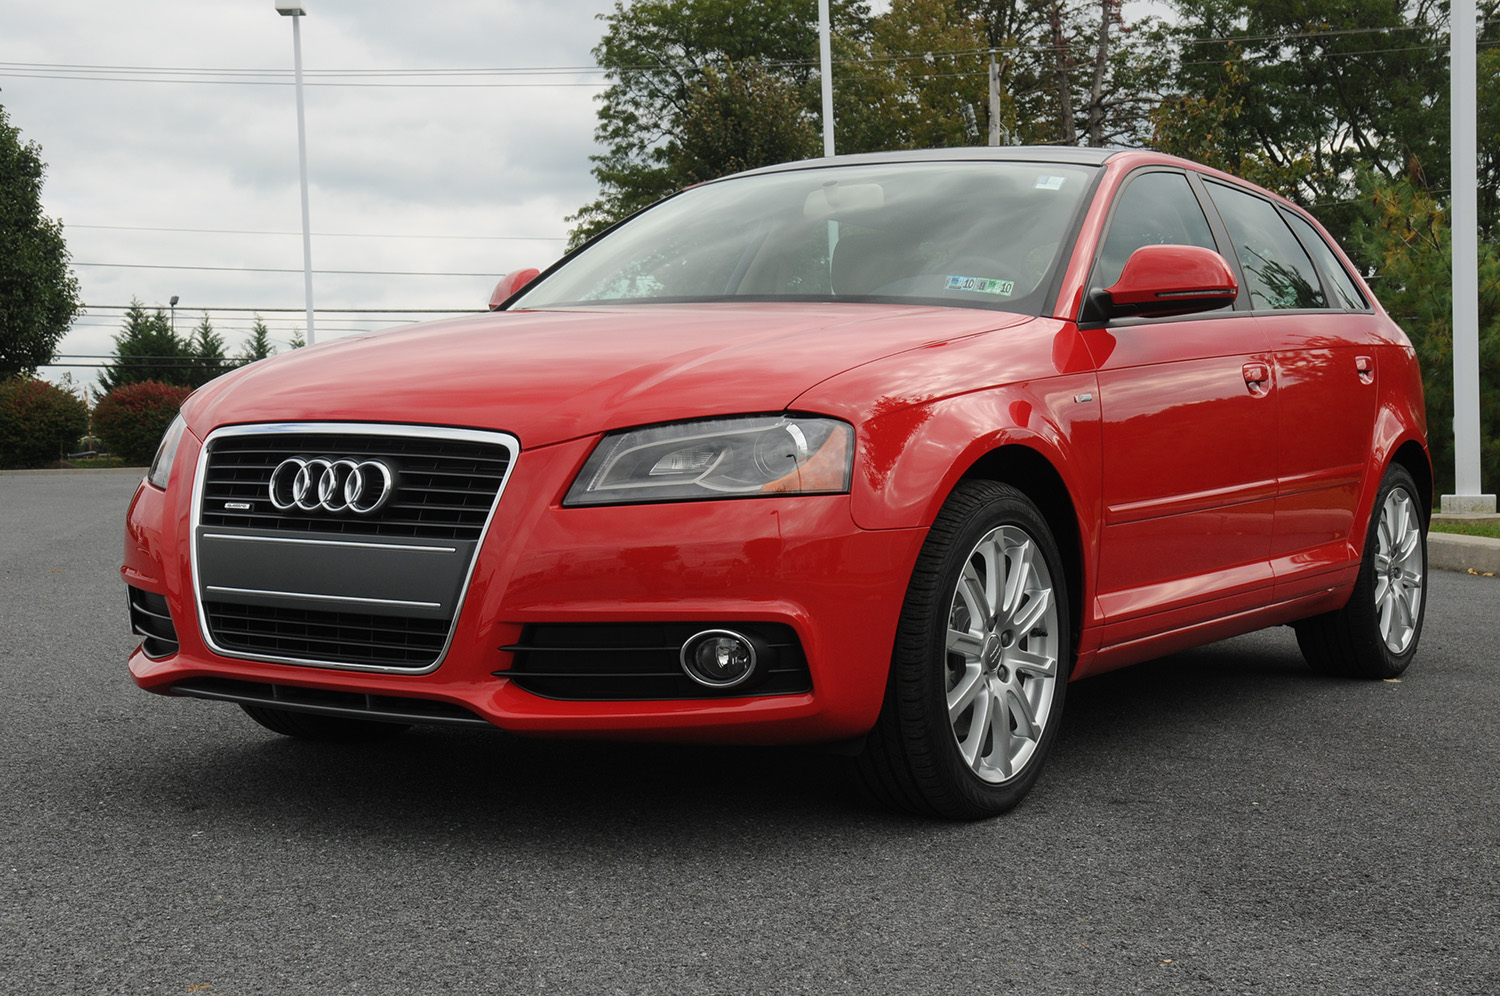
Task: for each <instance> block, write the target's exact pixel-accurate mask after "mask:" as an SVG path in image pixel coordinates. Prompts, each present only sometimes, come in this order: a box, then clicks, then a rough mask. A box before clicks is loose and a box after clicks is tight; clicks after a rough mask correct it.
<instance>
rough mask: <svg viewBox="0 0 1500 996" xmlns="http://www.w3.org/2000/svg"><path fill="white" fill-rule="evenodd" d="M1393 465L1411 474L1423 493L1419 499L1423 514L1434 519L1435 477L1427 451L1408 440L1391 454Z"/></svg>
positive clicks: (1413, 440)
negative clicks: (1398, 465)
mask: <svg viewBox="0 0 1500 996" xmlns="http://www.w3.org/2000/svg"><path fill="white" fill-rule="evenodd" d="M1390 462H1391V463H1393V464H1400V465H1401V466H1402V467H1405V468H1406V472H1407V473H1409V474H1411V477H1412V480H1413V481H1416V482H1417V490H1418V491H1419V492H1421V493H1420V494H1419V495H1418V496H1417V497H1418V498H1419V499H1420V500H1421V502H1422V514H1423V516H1424V517H1425V518H1427V519H1429V520H1430V519H1431V518H1432V511H1433V498H1434V495H1433V487H1434V484H1433V476H1432V461H1431V460H1430V459H1429V458H1428V455H1427V450H1425V449H1424V448H1423V447H1422V444H1421V443H1419V442H1417V441H1416V440H1415V439H1408V440H1407V441H1406V442H1404V443H1402V444H1401V445H1400V446H1399V447H1397V449H1396V452H1395V453H1393V454H1391V461H1390Z"/></svg>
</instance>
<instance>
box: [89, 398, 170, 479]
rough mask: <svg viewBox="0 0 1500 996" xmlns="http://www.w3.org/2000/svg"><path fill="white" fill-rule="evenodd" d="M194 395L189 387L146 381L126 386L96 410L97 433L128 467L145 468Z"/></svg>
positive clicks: (110, 450) (101, 400) (105, 399)
mask: <svg viewBox="0 0 1500 996" xmlns="http://www.w3.org/2000/svg"><path fill="white" fill-rule="evenodd" d="M191 393H192V391H191V389H189V388H186V387H177V386H175V385H172V384H163V383H161V382H160V381H154V380H146V381H141V382H140V383H139V384H124V385H122V386H120V387H117V388H115V389H114V390H113V391H110V392H109V393H108V394H106V395H105V396H104V397H102V398H100V399H99V404H98V405H96V406H95V407H94V431H95V432H97V433H98V434H99V438H101V439H103V440H104V445H105V446H107V447H109V452H110V453H111V455H113V456H117V457H119V458H120V459H122V460H124V461H125V463H126V464H127V465H130V466H141V467H144V466H145V465H146V464H148V463H150V462H151V458H152V457H154V456H156V448H157V446H159V445H160V444H161V437H162V436H163V435H164V434H165V433H166V431H167V426H169V425H171V424H172V419H173V418H174V417H175V416H176V415H177V409H179V408H181V407H182V403H183V402H184V401H185V400H187V396H188V395H189V394H191Z"/></svg>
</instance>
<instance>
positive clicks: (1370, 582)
mask: <svg viewBox="0 0 1500 996" xmlns="http://www.w3.org/2000/svg"><path fill="white" fill-rule="evenodd" d="M1396 490H1401V491H1405V492H1406V496H1407V498H1408V499H1410V501H1411V503H1412V504H1413V506H1415V507H1416V508H1417V509H1418V510H1419V514H1418V521H1419V527H1420V529H1421V533H1422V542H1421V544H1420V546H1421V551H1422V599H1421V602H1420V604H1419V605H1418V606H1417V618H1416V624H1415V631H1414V632H1413V633H1412V638H1411V643H1410V644H1408V645H1407V648H1406V650H1404V651H1403V652H1401V653H1399V654H1395V653H1392V652H1391V650H1390V648H1389V647H1387V646H1386V645H1385V639H1384V638H1383V637H1381V635H1380V612H1379V610H1378V608H1377V607H1376V605H1375V581H1376V579H1375V556H1376V554H1377V553H1378V552H1379V550H1380V515H1381V510H1382V509H1384V508H1385V503H1386V500H1387V499H1388V498H1390V496H1391V493H1392V492H1394V491H1396ZM1422 508H1423V503H1422V499H1421V498H1420V497H1419V495H1418V493H1417V483H1416V481H1414V480H1413V479H1412V476H1411V474H1410V473H1409V472H1408V471H1407V469H1406V468H1405V467H1402V466H1401V465H1400V464H1393V465H1392V466H1391V467H1390V469H1389V470H1387V471H1386V474H1385V477H1384V478H1383V479H1382V480H1381V482H1380V491H1379V492H1378V493H1377V494H1376V495H1375V506H1374V508H1372V509H1371V510H1370V527H1369V530H1368V532H1367V533H1366V535H1365V549H1364V556H1363V559H1362V560H1361V561H1360V565H1359V579H1358V580H1357V581H1356V582H1355V585H1354V594H1353V595H1351V596H1350V605H1349V607H1350V609H1351V610H1352V612H1353V618H1352V619H1351V621H1352V622H1354V624H1355V626H1356V627H1357V629H1358V631H1359V632H1360V634H1361V638H1362V639H1363V640H1365V641H1367V642H1366V645H1365V647H1364V648H1363V649H1364V652H1365V655H1366V659H1368V660H1371V661H1374V662H1376V663H1377V665H1378V666H1377V667H1376V668H1375V673H1373V674H1372V675H1371V676H1372V677H1379V678H1394V677H1396V676H1397V675H1399V674H1401V672H1403V671H1405V670H1406V667H1407V665H1408V664H1410V663H1411V661H1412V658H1413V657H1415V656H1416V653H1417V646H1418V645H1419V644H1420V643H1421V642H1422V623H1423V621H1424V620H1425V619H1426V617H1427V596H1428V588H1429V585H1428V573H1429V572H1428V567H1427V526H1426V525H1425V524H1424V523H1422V521H1421V520H1423V519H1425V516H1424V515H1422V514H1421V511H1420V510H1421V509H1422Z"/></svg>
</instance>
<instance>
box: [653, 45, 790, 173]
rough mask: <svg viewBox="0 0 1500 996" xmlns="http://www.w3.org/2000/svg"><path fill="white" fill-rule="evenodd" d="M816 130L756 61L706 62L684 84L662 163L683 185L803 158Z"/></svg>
mask: <svg viewBox="0 0 1500 996" xmlns="http://www.w3.org/2000/svg"><path fill="white" fill-rule="evenodd" d="M818 149H819V145H818V133H817V131H816V130H815V129H814V127H813V124H812V121H811V119H810V116H809V114H808V112H807V109H806V108H805V107H804V106H803V105H802V102H801V101H800V100H799V99H798V95H797V93H796V91H795V90H794V89H793V88H792V87H791V86H790V85H789V84H788V83H787V82H786V81H785V80H784V79H781V78H779V77H776V76H773V75H771V74H770V73H768V72H766V70H764V69H763V68H761V66H760V65H759V64H758V63H755V62H742V63H739V64H730V65H727V66H725V67H724V68H723V69H722V70H720V69H718V68H716V67H713V66H709V67H707V68H705V69H704V70H703V73H702V75H701V76H700V77H699V79H698V80H697V81H696V82H695V83H693V84H692V85H691V86H689V87H688V94H687V104H686V105H685V106H684V108H683V112H682V115H681V117H680V119H679V121H678V126H677V133H676V135H675V136H674V137H673V139H672V140H671V141H670V142H669V143H668V144H667V163H668V165H669V166H670V167H671V171H672V174H673V176H674V178H675V179H676V180H678V181H679V182H680V183H682V184H689V183H699V182H702V181H704V180H712V179H714V178H716V177H720V176H725V175H727V174H729V173H736V172H739V171H740V170H747V169H755V168H756V167H759V166H770V165H773V164H775V163H782V162H788V161H790V160H795V159H805V158H807V157H808V156H812V155H815V154H816V153H817V151H818Z"/></svg>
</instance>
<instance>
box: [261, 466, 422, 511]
mask: <svg viewBox="0 0 1500 996" xmlns="http://www.w3.org/2000/svg"><path fill="white" fill-rule="evenodd" d="M395 491H396V472H395V471H393V470H392V469H391V468H390V467H389V466H387V465H386V463H385V462H384V461H381V460H355V459H353V458H351V457H289V458H288V459H286V460H283V461H281V463H279V464H277V465H276V469H275V470H273V471H271V482H270V484H269V485H267V488H266V492H267V494H268V496H269V497H270V499H271V504H272V505H274V506H276V508H277V509H279V510H280V511H283V512H286V511H290V510H291V509H294V508H295V509H299V510H301V511H303V512H318V511H322V512H334V513H337V512H354V513H355V514H357V515H371V514H373V513H375V512H377V511H379V510H380V509H381V507H382V506H384V505H385V503H386V502H387V501H389V500H390V497H391V495H392V494H394V493H395Z"/></svg>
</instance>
